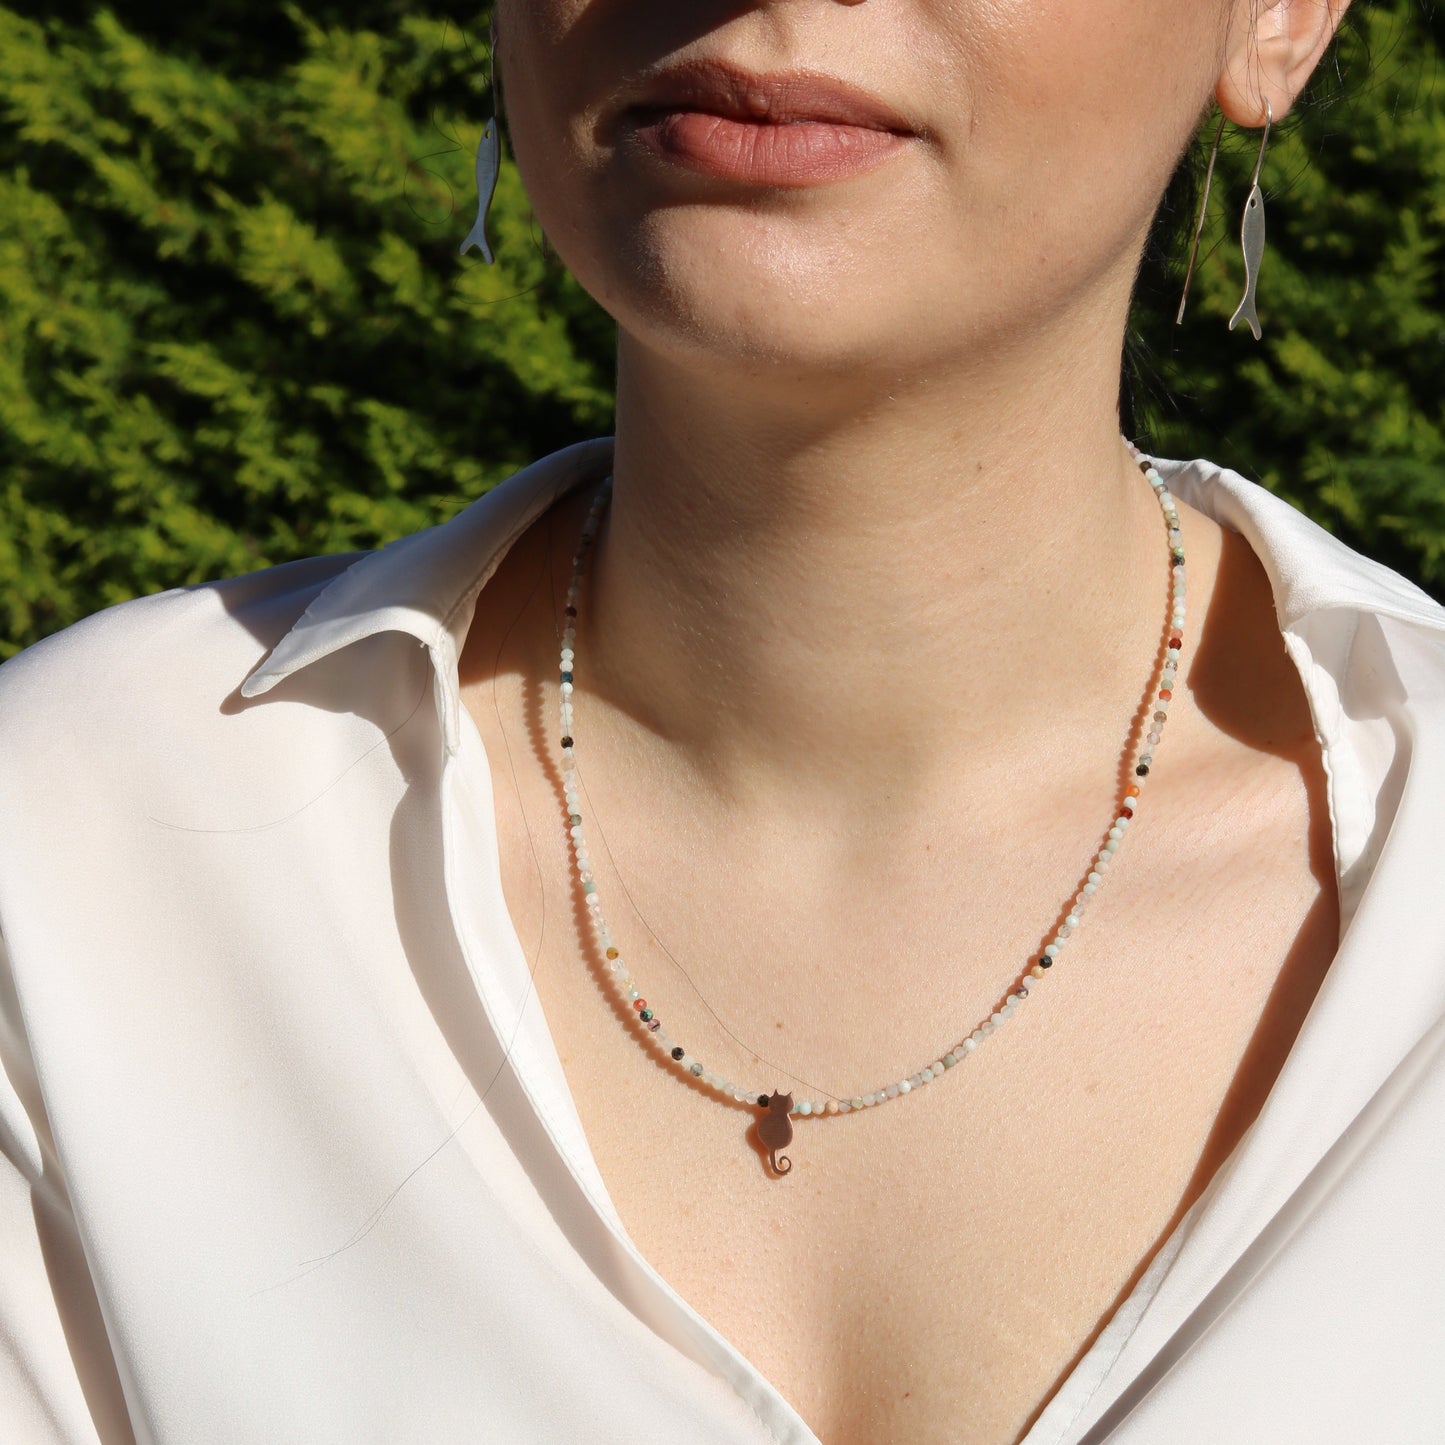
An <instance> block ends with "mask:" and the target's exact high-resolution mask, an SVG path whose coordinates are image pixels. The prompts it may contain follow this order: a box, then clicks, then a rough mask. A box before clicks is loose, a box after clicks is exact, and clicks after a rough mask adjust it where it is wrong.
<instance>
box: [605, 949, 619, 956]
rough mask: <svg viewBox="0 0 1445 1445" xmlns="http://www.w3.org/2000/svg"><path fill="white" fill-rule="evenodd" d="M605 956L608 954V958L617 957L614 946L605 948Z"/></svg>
mask: <svg viewBox="0 0 1445 1445" xmlns="http://www.w3.org/2000/svg"><path fill="white" fill-rule="evenodd" d="M607 956H608V958H616V957H617V950H616V949H615V948H609V949H608V950H607Z"/></svg>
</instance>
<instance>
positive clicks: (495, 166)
mask: <svg viewBox="0 0 1445 1445" xmlns="http://www.w3.org/2000/svg"><path fill="white" fill-rule="evenodd" d="M490 62H491V68H492V113H491V115H490V116H489V117H488V119H487V123H486V125H485V127H483V129H482V139H481V141H480V143H479V144H478V145H477V219H476V222H475V224H474V225H473V226H472V229H471V230H470V231H469V232H468V233H467V239H466V240H465V241H463V242H462V245H461V251H460V253H459V254H460V255H463V256H465V255H466V254H467V251H468V249H469V248H470V247H472V246H476V247H478V248H479V249H480V250H481V253H482V259H483V260H484V261H486V263H487V265H488V266H491V265H493V264H494V263H495V261H496V257H495V256H493V255H492V248H491V246H490V245H488V244H487V216H488V213H489V212H490V211H491V209H492V197H493V196H494V195H496V193H497V176H498V175H499V174H500V173H501V169H502V138H501V135H500V133H499V131H498V129H497V27H496V22H495V21H494V22H493V23H492V31H491V52H490Z"/></svg>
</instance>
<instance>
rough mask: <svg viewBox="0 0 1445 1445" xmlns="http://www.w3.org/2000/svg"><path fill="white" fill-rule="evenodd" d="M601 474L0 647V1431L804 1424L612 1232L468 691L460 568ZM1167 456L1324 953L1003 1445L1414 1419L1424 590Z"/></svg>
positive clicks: (446, 1436) (1348, 1436)
mask: <svg viewBox="0 0 1445 1445" xmlns="http://www.w3.org/2000/svg"><path fill="white" fill-rule="evenodd" d="M610 456H611V443H610V439H601V440H598V441H595V442H589V443H585V444H583V445H581V446H578V447H573V448H569V449H567V450H565V451H562V452H558V453H555V454H553V455H552V456H549V457H546V458H544V459H542V460H541V461H539V462H537V463H536V464H534V465H533V466H531V467H528V468H527V469H525V470H524V471H522V472H520V473H518V474H517V475H516V476H514V477H512V478H511V479H509V480H508V481H506V482H505V483H503V484H502V485H500V486H499V487H497V488H496V489H494V490H493V491H491V492H489V493H488V494H487V495H485V496H483V497H482V498H480V499H479V500H478V501H476V502H475V503H473V504H472V505H471V506H469V507H467V508H466V509H465V510H463V511H462V512H461V513H459V514H458V515H457V516H456V517H455V518H454V519H452V520H451V521H448V522H446V523H444V524H442V525H440V526H437V527H433V528H430V529H428V530H425V531H422V532H419V533H416V534H414V535H412V536H408V537H405V538H402V539H401V540H399V541H397V542H395V543H393V544H391V545H390V546H388V547H385V548H382V549H380V550H378V551H375V552H368V553H360V554H357V553H352V554H345V555H336V556H326V557H317V558H312V559H308V560H304V561H299V562H293V563H288V564H286V565H283V566H278V567H273V568H269V569H266V570H264V571H261V572H256V573H252V574H249V575H246V576H242V577H236V578H229V579H225V580H222V581H219V582H214V583H207V584H204V585H200V586H194V587H183V588H174V589H172V590H170V591H167V592H162V593H158V594H156V595H154V596H149V597H144V598H140V599H137V600H135V601H131V602H126V603H123V604H121V605H119V606H116V607H112V608H109V609H107V610H105V611H103V612H100V613H97V614H96V615H94V616H92V617H90V618H87V619H85V620H84V621H82V622H80V623H77V624H75V625H74V626H71V627H69V628H66V629H65V630H64V631H62V632H60V633H57V634H56V635H54V636H52V637H50V638H47V639H45V640H44V641H43V642H40V643H38V644H36V645H34V646H32V647H30V648H28V649H26V650H25V651H23V652H22V653H20V654H19V655H18V656H17V657H15V658H13V659H12V660H11V661H9V662H7V663H6V664H5V665H4V666H3V667H0V935H3V938H0V1441H4V1442H17V1445H25V1442H32V1441H34V1442H50V1441H65V1442H77V1445H78V1442H95V1441H103V1442H106V1445H115V1442H125V1441H130V1440H137V1441H158V1442H167V1445H206V1442H232V1441H234V1442H281V1441H297V1442H302V1441H304V1442H308V1445H321V1442H332V1441H334V1442H338V1445H340V1442H346V1445H355V1442H365V1441H377V1442H409V1441H418V1442H432V1441H438V1442H440V1441H454V1440H455V1441H461V1440H466V1441H488V1442H491V1441H496V1442H553V1441H557V1442H562V1441H566V1442H574V1441H583V1440H585V1441H588V1442H627V1445H643V1442H653V1441H656V1442H659V1445H660V1442H664V1441H666V1442H669V1445H674V1442H719V1445H721V1442H727V1445H766V1442H775V1445H776V1442H786V1445H816V1437H815V1436H814V1434H813V1433H812V1432H811V1431H810V1430H809V1428H808V1426H807V1425H806V1424H805V1423H804V1421H803V1420H802V1419H801V1418H800V1416H799V1415H798V1414H797V1412H796V1411H795V1410H794V1409H793V1408H792V1407H791V1406H790V1405H789V1404H788V1402H787V1401H786V1400H785V1399H784V1398H783V1396H782V1395H781V1394H780V1393H779V1392H778V1390H777V1389H775V1388H774V1387H773V1385H772V1384H771V1383H770V1382H769V1381H768V1380H767V1379H766V1378H765V1377H764V1376H763V1375H762V1374H761V1373H760V1372H759V1371H758V1370H757V1369H756V1368H755V1367H754V1366H753V1365H752V1364H751V1363H750V1362H749V1361H748V1359H747V1357H746V1355H745V1353H744V1352H743V1350H742V1349H741V1348H739V1346H738V1345H736V1344H735V1343H733V1342H731V1341H729V1340H727V1339H725V1338H724V1337H723V1336H722V1335H721V1334H720V1333H719V1332H718V1331H717V1330H716V1329H714V1328H713V1327H712V1326H711V1325H710V1324H709V1323H708V1322H707V1321H706V1320H705V1319H704V1318H703V1317H702V1316H701V1315H700V1314H699V1313H698V1312H697V1311H695V1310H694V1309H693V1308H692V1307H691V1306H689V1305H688V1304H687V1302H686V1301H685V1300H683V1299H682V1298H681V1296H680V1295H678V1294H677V1293H676V1291H674V1290H673V1289H672V1288H671V1287H670V1286H669V1285H668V1284H667V1283H666V1281H664V1280H663V1279H662V1278H661V1276H660V1275H659V1274H658V1273H657V1272H656V1270H655V1269H653V1268H652V1266H651V1265H650V1264H649V1263H648V1261H647V1260H646V1259H645V1258H644V1257H643V1256H642V1254H641V1253H640V1251H639V1250H638V1249H637V1247H636V1246H635V1245H634V1243H633V1242H632V1240H631V1239H630V1238H629V1237H628V1235H627V1232H626V1230H625V1229H624V1228H623V1226H622V1224H621V1221H620V1220H619V1218H618V1215H617V1212H616V1210H615V1208H614V1207H613V1205H612V1202H611V1200H610V1199H609V1197H608V1194H607V1191H606V1188H605V1187H604V1184H603V1181H602V1179H601V1176H600V1174H599V1172H598V1170H597V1166H596V1164H595V1162H594V1160H593V1158H592V1155H591V1152H590V1150H589V1148H588V1143H587V1139H586V1136H585V1134H584V1132H583V1129H582V1126H581V1122H580V1120H579V1117H578V1114H577V1111H576V1108H575V1107H574V1104H573V1101H572V1097H571V1094H570V1092H569V1090H568V1087H567V1083H566V1079H565V1077H564V1075H563V1072H562V1069H561V1066H560V1063H559V1061H558V1058H557V1054H556V1051H555V1049H554V1047H553V1045H552V1040H551V1036H550V1034H549V1032H548V1030H547V1025H546V1021H545V1019H544V1017H543V1015H542V1013H541V1010H540V1008H539V1006H538V1003H537V1000H536V997H535V995H534V994H533V993H532V992H531V989H530V980H529V975H528V963H527V959H526V957H525V955H524V953H523V950H522V947H521V944H520V942H519V940H518V937H517V933H516V930H515V929H514V927H513V925H512V921H511V919H510V917H509V915H508V913H507V908H506V904H505V900H504V897H503V893H502V886H501V873H500V868H499V862H498V855H497V834H496V827H495V816H494V812H493V803H492V794H491V775H490V768H489V763H488V759H487V758H486V756H485V753H484V751H483V748H482V743H481V739H480V737H479V735H478V734H477V731H476V729H475V726H474V725H473V724H472V722H471V719H470V715H469V714H468V713H467V712H466V710H465V708H464V707H462V706H461V703H460V697H459V692H458V675H457V659H458V655H459V652H460V649H461V647H462V644H463V642H464V641H465V638H466V635H467V630H468V627H469V625H470V621H471V617H472V613H473V609H474V607H475V604H476V599H477V596H478V594H479V592H480V590H481V589H482V588H483V587H484V586H485V585H486V583H487V580H488V578H489V577H490V576H491V575H492V573H493V572H494V571H495V569H496V567H497V565H498V563H499V562H500V560H501V558H502V557H503V555H504V554H505V553H506V551H507V549H508V548H509V547H510V546H511V544H512V543H513V542H514V541H515V540H516V539H517V537H518V536H519V535H520V534H521V533H522V532H523V530H525V528H526V527H527V526H528V525H529V524H530V523H531V522H532V521H533V520H534V519H535V518H536V517H537V516H538V515H539V514H540V513H541V512H542V511H543V510H544V509H545V508H546V507H547V506H548V505H550V504H551V503H552V502H553V501H554V500H555V499H556V498H558V497H559V496H561V495H562V494H563V493H565V492H567V491H568V490H570V489H571V488H573V487H575V486H579V485H583V484H585V483H588V482H590V481H594V480H596V479H597V478H599V477H600V476H602V475H603V474H604V473H605V471H606V470H607V468H608V465H609V463H610ZM1157 464H1158V466H1159V468H1160V471H1161V472H1162V473H1163V475H1164V476H1165V478H1166V480H1167V482H1168V484H1169V487H1170V489H1171V490H1172V491H1174V492H1175V493H1176V494H1177V495H1178V496H1179V497H1181V498H1183V499H1184V500H1185V501H1186V502H1188V503H1190V504H1191V505H1193V506H1195V507H1197V508H1199V509H1200V510H1201V511H1203V512H1206V513H1208V514H1209V515H1210V516H1212V517H1214V518H1216V519H1217V520H1218V521H1219V522H1220V523H1221V524H1222V525H1223V526H1225V527H1227V528H1230V529H1232V530H1234V531H1236V532H1239V533H1241V534H1242V535H1243V536H1244V537H1245V538H1246V539H1247V540H1248V541H1249V543H1250V545H1251V546H1252V547H1253V549H1254V550H1255V552H1256V553H1257V554H1258V555H1259V557H1260V558H1261V560H1262V562H1263V564H1264V566H1265V568H1266V570H1267V571H1268V574H1269V577H1270V581H1271V584H1272V587H1273V590H1274V598H1275V604H1276V612H1277V616H1278V621H1279V626H1280V630H1281V634H1282V636H1283V640H1284V643H1285V646H1286V648H1287V649H1288V652H1289V655H1290V657H1291V658H1292V659H1293V660H1294V662H1295V663H1296V665H1297V666H1298V668H1299V671H1300V675H1301V678H1302V680H1303V683H1304V686H1305V689H1306V691H1307V693H1308V696H1309V702H1310V707H1311V710H1312V712H1313V716H1314V722H1315V729H1316V736H1317V739H1318V741H1319V744H1320V747H1321V750H1322V756H1323V759H1324V763H1325V769H1326V772H1327V776H1328V799H1329V810H1330V821H1331V826H1332V832H1333V838H1334V847H1335V859H1336V866H1337V872H1338V881H1339V889H1340V900H1341V938H1340V947H1339V952H1338V954H1337V956H1336V958H1335V960H1334V962H1333V964H1332V965H1331V967H1330V969H1329V972H1328V974H1327V976H1326V978H1325V980H1324V983H1323V986H1322V987H1321V989H1320V991H1319V994H1318V996H1317V997H1316V999H1315V1001H1314V1004H1313V1006H1312V1008H1311V1009H1310V1011H1309V1015H1308V1017H1307V1018H1306V1020H1305V1022H1304V1025H1303V1027H1302V1029H1301V1031H1300V1034H1299V1036H1298V1039H1297V1041H1296V1043H1295V1045H1294V1047H1293V1049H1292V1051H1291V1053H1290V1055H1289V1057H1288V1059H1287V1060H1286V1062H1285V1065H1284V1068H1283V1070H1282V1072H1281V1073H1280V1075H1279V1077H1278V1079H1277V1081H1276V1083H1275V1084H1274V1086H1273V1088H1272V1090H1271V1091H1270V1094H1269V1096H1268V1098H1267V1100H1266V1102H1265V1104H1264V1106H1263V1108H1262V1110H1261V1111H1260V1113H1259V1116H1258V1117H1257V1119H1256V1120H1255V1122H1254V1124H1253V1125H1252V1126H1251V1127H1250V1129H1249V1130H1248V1132H1247V1133H1246V1134H1245V1135H1244V1137H1243V1138H1242V1139H1241V1140H1240V1142H1239V1144H1238V1145H1237V1147H1236V1148H1235V1150H1234V1152H1233V1153H1232V1154H1231V1155H1230V1157H1229V1159H1228V1160H1227V1161H1226V1162H1225V1164H1224V1165H1223V1166H1222V1167H1221V1168H1220V1169H1219V1171H1218V1172H1217V1174H1216V1175H1215V1177H1214V1178H1213V1180H1212V1181H1211V1183H1210V1184H1209V1186H1208V1188H1207V1189H1206V1190H1205V1192H1204V1194H1203V1195H1202V1196H1201V1198H1200V1199H1199V1200H1198V1201H1197V1202H1196V1204H1195V1205H1194V1207H1193V1208H1192V1209H1191V1210H1190V1212H1189V1214H1188V1215H1187V1216H1186V1217H1185V1218H1184V1219H1183V1220H1182V1222H1181V1223H1180V1224H1179V1225H1178V1227H1177V1228H1176V1229H1175V1230H1174V1232H1173V1233H1172V1234H1171V1236H1170V1237H1169V1238H1168V1240H1167V1241H1166V1242H1165V1243H1164V1244H1163V1245H1162V1247H1161V1248H1160V1249H1159V1251H1158V1252H1157V1254H1156V1255H1155V1257H1154V1259H1153V1261H1152V1263H1151V1265H1150V1267H1149V1269H1148V1271H1147V1272H1146V1274H1145V1275H1144V1277H1143V1278H1142V1279H1141V1280H1140V1282H1139V1284H1138V1286H1137V1287H1136V1288H1135V1289H1134V1291H1133V1292H1132V1294H1131V1295H1130V1296H1129V1298H1128V1299H1127V1300H1125V1301H1124V1303H1123V1304H1122V1305H1120V1307H1119V1308H1118V1309H1117V1310H1116V1311H1115V1313H1114V1315H1113V1316H1112V1317H1111V1319H1110V1320H1109V1322H1108V1324H1107V1326H1106V1328H1105V1329H1104V1330H1103V1332H1102V1334H1101V1335H1100V1336H1099V1338H1098V1339H1097V1340H1096V1341H1095V1343H1094V1345H1093V1347H1092V1348H1091V1349H1090V1350H1089V1352H1088V1353H1087V1355H1086V1356H1085V1357H1084V1358H1083V1359H1082V1360H1081V1361H1080V1362H1079V1364H1078V1365H1077V1367H1076V1368H1075V1369H1074V1370H1073V1372H1072V1373H1071V1374H1070V1376H1069V1377H1068V1379H1067V1380H1066V1381H1065V1382H1064V1383H1063V1384H1062V1386H1061V1387H1060V1388H1059V1389H1058V1390H1057V1391H1056V1392H1055V1394H1054V1396H1053V1398H1052V1400H1051V1401H1050V1403H1049V1405H1048V1407H1047V1408H1046V1409H1045V1410H1044V1412H1043V1413H1042V1415H1041V1416H1040V1418H1039V1419H1038V1420H1037V1421H1036V1422H1035V1424H1034V1426H1033V1428H1032V1429H1031V1430H1030V1432H1029V1434H1028V1436H1027V1442H1026V1445H1094V1442H1099V1441H1103V1440H1108V1441H1110V1442H1117V1445H1162V1442H1167V1445H1190V1442H1200V1445H1204V1442H1208V1445H1219V1442H1230V1445H1241V1442H1245V1445H1247V1442H1260V1445H1265V1442H1268V1445H1284V1442H1294V1441H1298V1442H1309V1445H1333V1442H1339V1445H1344V1442H1350V1445H1357V1442H1361V1441H1369V1442H1390V1445H1409V1442H1421V1445H1424V1442H1434V1445H1438V1442H1440V1441H1442V1440H1445V1383H1442V1382H1445V1371H1441V1370H1440V1368H1439V1362H1440V1360H1441V1359H1445V1304H1442V1296H1445V1288H1442V1286H1445V1229H1442V1227H1441V1223H1440V1221H1441V1218H1442V1215H1445V1162H1442V1161H1445V1149H1442V1141H1445V1052H1442V1042H1445V1022H1442V1020H1445V907H1442V904H1445V885H1442V877H1445V868H1442V840H1441V832H1442V827H1441V822H1440V809H1441V804H1442V802H1445V611H1442V609H1441V608H1440V607H1439V606H1437V605H1436V604H1435V603H1434V602H1433V601H1432V600H1431V599H1430V598H1429V597H1427V596H1426V595H1425V594H1424V593H1422V592H1420V591H1419V590H1418V589H1417V588H1415V587H1413V586H1412V585H1411V584H1410V583H1408V582H1407V581H1405V580H1404V579H1403V578H1401V577H1400V576H1398V575H1397V574H1395V573H1394V572H1391V571H1389V570H1388V569H1386V568H1384V567H1382V566H1380V565H1378V564H1376V563H1374V562H1372V561H1370V560H1368V559H1366V558H1364V557H1362V556H1360V555H1359V554H1357V553H1355V552H1353V551H1351V550H1349V549H1348V548H1346V547H1345V546H1343V545H1342V544H1341V543H1339V542H1338V541H1336V540H1335V539H1334V538H1332V537H1330V536H1329V535H1328V534H1327V533H1325V532H1324V531H1323V530H1321V529H1320V528H1319V527H1317V526H1315V525H1314V524H1313V523H1312V522H1310V521H1308V520H1307V519H1306V518H1305V517H1304V516H1303V515H1301V514H1300V513H1298V512H1297V511H1295V510H1294V509H1293V508H1292V507H1290V506H1289V505H1288V504H1286V503H1285V502H1283V501H1281V500H1279V499H1278V498H1276V497H1274V496H1273V495H1271V494H1270V493H1268V492H1266V491H1264V490H1263V489H1262V488H1260V487H1258V486H1256V485H1255V484H1253V483H1251V482H1249V481H1247V480H1245V479H1244V478H1243V477H1240V476H1238V475H1237V474H1235V473H1233V472H1231V471H1228V470H1226V469H1223V468H1221V467H1219V466H1217V465H1215V464H1213V463H1210V462H1206V461H1191V462H1182V461H1168V460H1160V461H1158V463H1157ZM939 1327H940V1328H943V1329H946V1328H947V1321H946V1320H944V1321H940V1322H939ZM959 1438H960V1439H961V1440H962V1439H966V1429H964V1428H963V1426H962V1425H961V1428H960V1436H959Z"/></svg>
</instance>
